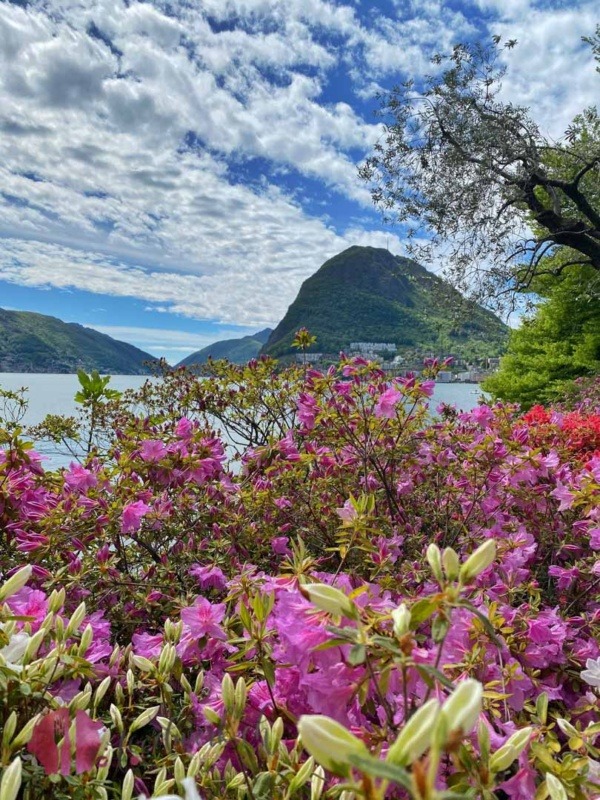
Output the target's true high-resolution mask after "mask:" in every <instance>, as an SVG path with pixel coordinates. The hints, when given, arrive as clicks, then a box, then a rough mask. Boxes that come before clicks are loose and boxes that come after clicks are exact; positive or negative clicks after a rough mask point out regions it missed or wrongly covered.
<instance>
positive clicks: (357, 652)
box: [348, 644, 367, 667]
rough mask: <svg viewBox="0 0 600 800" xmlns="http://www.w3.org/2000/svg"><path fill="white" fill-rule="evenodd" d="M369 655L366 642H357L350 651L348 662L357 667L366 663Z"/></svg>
mask: <svg viewBox="0 0 600 800" xmlns="http://www.w3.org/2000/svg"><path fill="white" fill-rule="evenodd" d="M366 657H367V649H366V647H365V646H364V644H355V645H352V647H351V648H350V652H349V653H348V663H349V664H350V665H351V666H353V667H357V666H358V665H359V664H364V663H365V659H366Z"/></svg>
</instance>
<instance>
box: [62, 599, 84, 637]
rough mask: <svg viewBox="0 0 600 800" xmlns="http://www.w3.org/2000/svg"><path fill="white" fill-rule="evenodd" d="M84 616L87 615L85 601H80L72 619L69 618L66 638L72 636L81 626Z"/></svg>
mask: <svg viewBox="0 0 600 800" xmlns="http://www.w3.org/2000/svg"><path fill="white" fill-rule="evenodd" d="M84 617H85V603H80V604H79V605H78V606H77V608H76V609H75V611H74V612H73V615H72V616H71V619H70V620H69V623H68V625H67V629H66V630H65V638H66V639H68V638H69V636H72V635H73V634H74V633H75V631H77V630H79V626H80V625H81V623H82V622H83V618H84Z"/></svg>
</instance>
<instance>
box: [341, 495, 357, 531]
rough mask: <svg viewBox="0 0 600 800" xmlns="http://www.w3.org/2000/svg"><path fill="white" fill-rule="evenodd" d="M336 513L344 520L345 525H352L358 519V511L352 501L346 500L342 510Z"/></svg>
mask: <svg viewBox="0 0 600 800" xmlns="http://www.w3.org/2000/svg"><path fill="white" fill-rule="evenodd" d="M335 513H336V514H337V515H338V517H339V518H340V519H341V520H342V522H343V523H344V525H351V524H352V523H353V522H354V520H355V519H356V518H357V517H358V511H357V510H356V509H355V508H354V505H353V504H352V501H351V500H346V502H345V503H344V505H343V506H342V507H341V508H336V510H335Z"/></svg>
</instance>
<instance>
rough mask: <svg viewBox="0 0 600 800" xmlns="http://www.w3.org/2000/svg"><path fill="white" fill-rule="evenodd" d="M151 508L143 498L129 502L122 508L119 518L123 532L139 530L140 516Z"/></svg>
mask: <svg viewBox="0 0 600 800" xmlns="http://www.w3.org/2000/svg"><path fill="white" fill-rule="evenodd" d="M150 510H151V508H150V506H149V505H147V504H146V503H144V501H143V500H136V501H135V503H129V505H126V506H125V508H124V509H123V516H122V520H121V530H122V531H123V533H133V532H135V531H139V529H140V528H141V525H142V518H143V517H144V516H145V515H146V514H147V513H148V512H149V511H150Z"/></svg>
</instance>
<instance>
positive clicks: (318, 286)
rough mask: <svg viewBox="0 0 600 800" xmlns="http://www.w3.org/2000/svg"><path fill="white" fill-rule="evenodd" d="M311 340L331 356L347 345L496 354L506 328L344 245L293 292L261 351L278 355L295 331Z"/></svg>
mask: <svg viewBox="0 0 600 800" xmlns="http://www.w3.org/2000/svg"><path fill="white" fill-rule="evenodd" d="M301 327H306V328H308V330H309V331H310V332H311V333H312V334H313V335H315V336H316V337H317V343H316V345H315V346H314V347H313V348H312V349H313V350H315V351H318V352H327V353H337V352H338V351H339V350H343V349H345V348H347V347H348V345H349V344H350V343H351V342H357V341H360V342H394V343H396V344H397V345H398V349H399V352H401V353H405V354H407V355H409V354H419V353H423V352H426V351H434V352H439V351H443V352H445V353H449V352H451V353H453V354H456V355H457V356H461V357H463V358H473V357H486V356H495V355H498V354H499V353H500V352H502V350H503V349H504V346H505V342H506V337H507V332H508V329H507V327H506V325H504V323H503V322H502V321H501V320H500V319H498V317H496V316H495V315H494V314H492V313H491V312H490V311H487V310H486V309H484V308H482V307H481V306H478V305H477V304H476V303H473V302H472V301H469V300H466V299H465V298H464V297H463V296H462V295H461V294H459V292H457V291H456V290H455V289H454V288H453V287H452V286H450V285H449V284H448V283H446V282H445V281H443V280H441V279H440V278H438V277H437V276H436V275H434V274H433V273H431V272H428V271H427V270H426V269H425V268H424V267H422V266H420V265H419V264H417V263H416V262H415V261H411V260H410V259H406V258H402V257H400V256H393V255H392V254H391V253H390V252H389V251H388V250H383V249H379V248H374V247H350V248H349V249H348V250H344V251H343V252H342V253H339V255H337V256H334V257H333V258H331V259H330V260H329V261H326V262H325V263H324V264H323V265H322V266H321V267H320V269H319V270H318V271H317V272H316V273H315V274H314V275H312V276H311V277H310V278H308V279H307V280H306V281H305V282H304V283H303V284H302V287H301V288H300V291H299V293H298V296H297V297H296V299H295V300H294V302H293V303H292V305H291V306H290V307H289V309H288V311H287V313H286V315H285V317H284V318H283V319H282V321H281V322H280V323H279V325H278V326H277V327H276V328H275V330H274V331H273V333H272V334H271V335H270V337H269V341H268V342H267V344H266V345H265V347H264V348H263V352H264V353H269V354H271V355H274V356H285V355H287V354H289V353H292V352H293V348H292V347H291V344H292V340H293V338H294V334H295V332H296V331H297V330H298V329H299V328H301Z"/></svg>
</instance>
